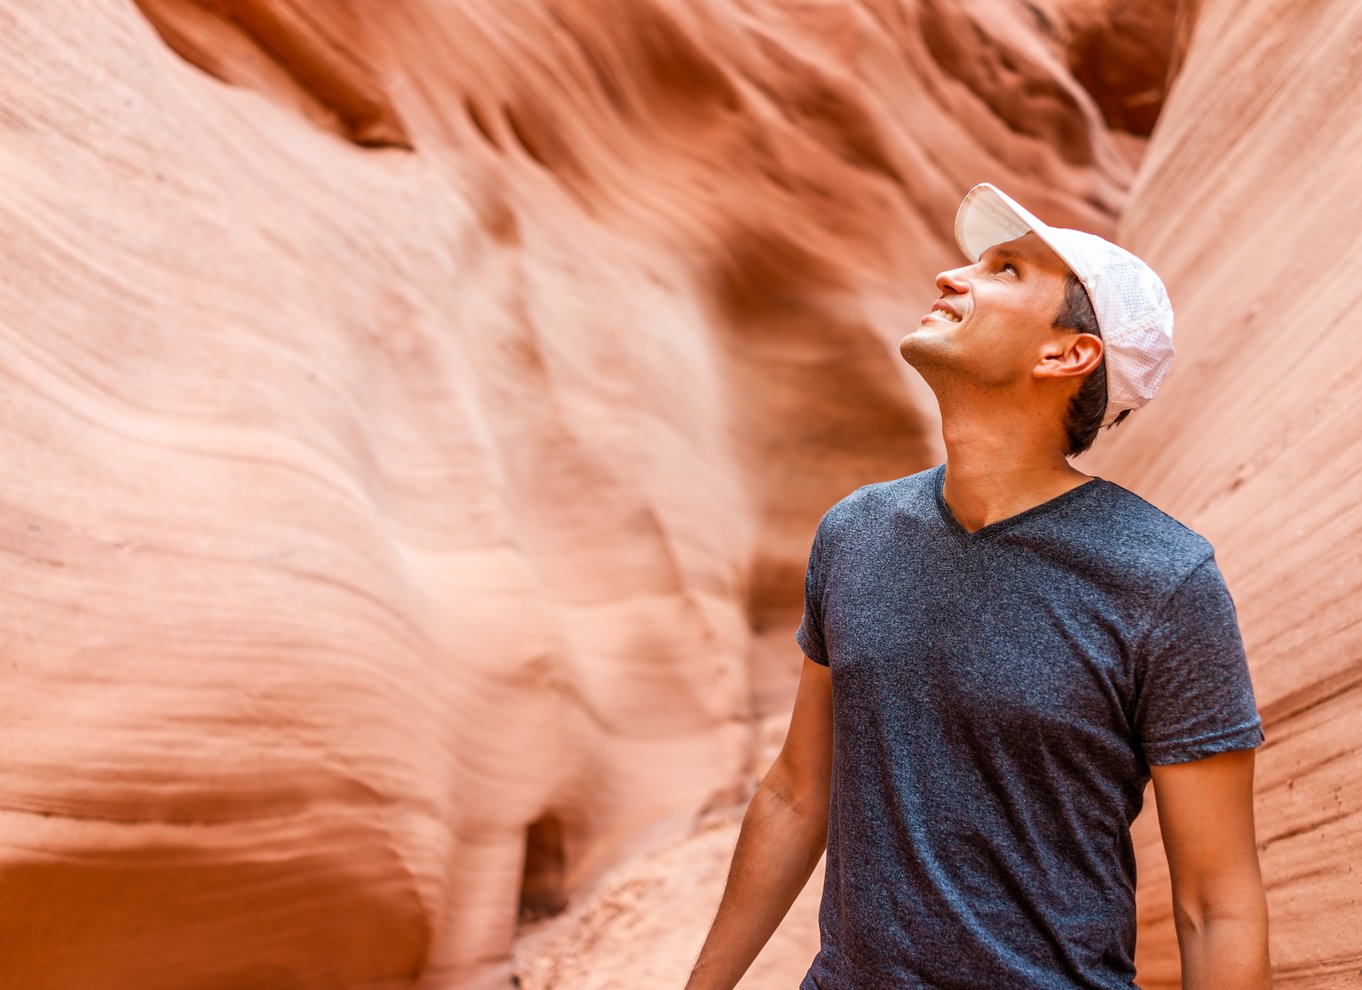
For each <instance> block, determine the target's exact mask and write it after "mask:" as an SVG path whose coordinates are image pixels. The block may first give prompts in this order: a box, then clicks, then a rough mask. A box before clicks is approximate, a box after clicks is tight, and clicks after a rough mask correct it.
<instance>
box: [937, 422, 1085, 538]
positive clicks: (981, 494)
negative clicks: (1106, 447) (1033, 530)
mask: <svg viewBox="0 0 1362 990" xmlns="http://www.w3.org/2000/svg"><path fill="white" fill-rule="evenodd" d="M946 412H947V411H946V410H943V416H942V425H941V433H942V438H943V439H944V440H945V444H946V478H945V484H944V495H945V499H946V503H947V505H949V506H950V509H951V512H952V514H954V516H955V518H956V519H957V520H958V521H959V523H960V525H961V526H963V527H965V529H967V530H969V531H970V532H973V531H974V530H977V529H981V528H983V527H984V526H987V525H989V524H991V523H994V522H997V521H999V520H1001V519H1007V518H1008V517H1010V516H1014V515H1016V514H1017V513H1019V512H1024V511H1025V510H1027V509H1029V508H1031V507H1032V506H1035V505H1039V504H1041V503H1042V502H1048V501H1049V500H1050V499H1052V498H1054V497H1056V496H1057V495H1060V494H1062V493H1064V492H1066V491H1068V490H1069V489H1071V488H1075V487H1077V486H1078V485H1081V484H1083V483H1085V482H1087V481H1090V480H1091V478H1092V476H1091V475H1087V474H1084V473H1083V472H1082V471H1079V470H1077V469H1076V468H1074V467H1072V466H1071V465H1070V464H1069V462H1068V460H1067V459H1066V458H1065V456H1064V453H1063V449H1062V448H1061V446H1060V444H1061V442H1062V439H1061V438H1062V436H1063V432H1062V429H1061V431H1060V437H1056V434H1055V426H1054V424H1055V422H1056V420H1055V418H1054V413H1053V411H1050V410H1039V413H1041V414H1042V415H1036V414H1035V413H1033V414H1032V415H1027V414H1026V413H1025V412H1024V411H1022V410H1019V409H1017V408H1016V407H1013V408H1012V409H1006V410H994V411H992V412H991V413H990V411H988V410H986V409H985V408H983V407H981V406H979V405H977V404H976V405H974V406H973V407H972V409H971V410H970V411H969V415H968V416H966V415H963V414H957V415H954V416H948V415H946Z"/></svg>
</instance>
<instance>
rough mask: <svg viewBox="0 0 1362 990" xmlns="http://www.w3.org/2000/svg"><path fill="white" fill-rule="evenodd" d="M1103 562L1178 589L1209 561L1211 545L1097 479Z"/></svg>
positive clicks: (1140, 498) (1127, 493)
mask: <svg viewBox="0 0 1362 990" xmlns="http://www.w3.org/2000/svg"><path fill="white" fill-rule="evenodd" d="M1103 483H1104V485H1105V488H1106V499H1105V500H1104V506H1105V515H1106V516H1107V518H1105V519H1104V520H1103V523H1104V525H1103V539H1104V542H1105V543H1106V544H1107V547H1106V551H1107V553H1108V554H1109V556H1110V557H1111V558H1112V559H1113V560H1114V561H1115V562H1116V563H1117V564H1119V565H1120V566H1121V567H1122V569H1123V570H1125V571H1126V572H1127V573H1129V574H1131V575H1134V576H1137V577H1138V578H1140V579H1141V580H1143V581H1146V582H1148V583H1149V584H1152V585H1155V586H1158V585H1165V586H1172V585H1176V584H1178V583H1179V582H1180V581H1181V580H1182V579H1183V578H1185V577H1186V576H1187V575H1188V574H1190V573H1192V572H1193V571H1194V570H1196V569H1197V568H1198V567H1200V566H1201V565H1202V564H1204V563H1205V562H1206V561H1207V560H1210V559H1212V558H1213V557H1214V555H1215V548H1214V546H1212V544H1211V541H1210V540H1208V539H1207V538H1206V537H1205V536H1203V535H1202V534H1201V533H1198V532H1197V531H1196V530H1195V529H1193V528H1192V527H1190V526H1188V525H1187V524H1186V523H1184V522H1182V521H1180V520H1178V519H1176V518H1174V517H1173V516H1172V515H1170V514H1169V513H1167V512H1165V511H1164V510H1163V509H1160V508H1159V507H1158V506H1156V505H1154V504H1153V503H1152V502H1150V501H1148V500H1147V499H1145V498H1144V497H1143V496H1140V495H1137V494H1136V493H1135V492H1132V491H1131V490H1130V489H1128V488H1125V487H1123V486H1121V485H1119V484H1117V483H1116V482H1113V481H1107V480H1105V479H1103Z"/></svg>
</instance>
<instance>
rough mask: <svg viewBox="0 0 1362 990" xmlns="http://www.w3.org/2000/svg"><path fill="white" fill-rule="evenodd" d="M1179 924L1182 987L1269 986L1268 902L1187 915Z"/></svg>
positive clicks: (1237, 989)
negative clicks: (1230, 910) (1194, 916)
mask: <svg viewBox="0 0 1362 990" xmlns="http://www.w3.org/2000/svg"><path fill="white" fill-rule="evenodd" d="M1177 928H1178V947H1179V949H1180V951H1181V956H1182V990H1270V988H1271V986H1272V969H1271V964H1270V962H1269V960H1268V950H1267V905H1266V903H1264V902H1260V903H1258V904H1255V905H1253V906H1252V907H1251V908H1249V909H1246V910H1240V911H1236V912H1233V913H1223V914H1215V913H1209V914H1207V915H1206V916H1205V917H1204V918H1202V919H1200V920H1199V921H1197V922H1195V923H1194V922H1192V921H1191V920H1187V919H1184V920H1182V921H1181V922H1180V923H1179V924H1178V926H1177Z"/></svg>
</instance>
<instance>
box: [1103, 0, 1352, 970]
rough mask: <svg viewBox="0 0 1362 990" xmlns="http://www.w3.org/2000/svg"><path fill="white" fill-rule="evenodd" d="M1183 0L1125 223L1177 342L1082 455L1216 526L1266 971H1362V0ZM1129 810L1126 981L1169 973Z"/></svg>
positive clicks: (1163, 892)
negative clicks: (1161, 98) (1146, 398)
mask: <svg viewBox="0 0 1362 990" xmlns="http://www.w3.org/2000/svg"><path fill="white" fill-rule="evenodd" d="M1199 6H1200V7H1201V10H1200V12H1199V18H1198V20H1197V23H1196V26H1195V31H1194V32H1193V33H1192V34H1191V37H1190V44H1189V46H1188V51H1187V56H1186V60H1185V62H1184V63H1183V65H1182V67H1181V69H1180V70H1179V75H1178V79H1177V83H1176V85H1175V86H1174V88H1173V90H1172V92H1171V94H1170V97H1169V101H1168V104H1167V107H1166V109H1165V111H1164V114H1163V117H1162V118H1161V119H1160V121H1159V126H1158V128H1157V130H1156V131H1155V134H1154V138H1153V142H1152V144H1151V145H1150V148H1149V153H1148V156H1147V157H1146V159H1145V161H1144V164H1143V167H1142V168H1141V171H1140V173H1139V178H1138V180H1137V182H1136V184H1135V187H1134V189H1133V191H1132V193H1131V198H1130V200H1129V202H1128V204H1127V206H1126V208H1125V211H1124V213H1123V216H1122V220H1121V228H1120V233H1121V237H1122V238H1123V239H1124V240H1125V241H1126V242H1127V243H1129V244H1130V246H1131V247H1132V248H1134V249H1135V250H1137V251H1139V252H1141V253H1142V254H1143V255H1145V256H1146V257H1148V258H1149V260H1150V261H1151V263H1153V264H1154V265H1155V266H1156V267H1157V268H1158V270H1159V271H1160V272H1161V273H1162V274H1163V276H1164V278H1165V280H1166V282H1167V285H1168V290H1169V294H1170V296H1171V298H1172V300H1173V305H1174V307H1175V310H1176V313H1177V330H1176V334H1177V341H1178V344H1177V347H1178V354H1177V358H1176V361H1175V362H1174V367H1173V370H1172V371H1171V372H1170V374H1169V377H1168V380H1167V382H1166V384H1165V387H1164V389H1163V391H1162V392H1161V394H1160V396H1159V399H1158V401H1157V402H1154V403H1151V404H1150V406H1149V407H1148V409H1147V410H1142V411H1141V412H1140V413H1139V414H1137V415H1136V416H1135V417H1132V419H1131V421H1130V424H1129V428H1130V434H1129V435H1128V436H1124V437H1120V438H1119V440H1118V441H1117V442H1116V443H1112V444H1109V445H1105V446H1106V447H1107V448H1109V449H1102V450H1099V449H1098V447H1094V455H1095V458H1096V460H1095V461H1094V466H1095V469H1096V470H1097V472H1098V473H1101V474H1105V475H1107V476H1108V477H1113V478H1117V479H1118V480H1120V479H1124V480H1127V481H1129V482H1130V483H1132V484H1138V486H1139V489H1140V491H1141V493H1142V494H1145V495H1146V497H1148V498H1150V499H1151V500H1152V501H1154V502H1155V503H1156V504H1159V505H1162V506H1165V507H1166V508H1168V509H1169V511H1172V512H1174V514H1176V515H1177V516H1178V517H1179V518H1181V519H1184V520H1185V521H1187V522H1188V523H1189V525H1192V526H1193V527H1195V528H1196V529H1198V530H1199V531H1201V532H1203V533H1205V534H1206V535H1207V536H1208V538H1209V539H1211V541H1212V542H1213V543H1215V545H1216V557H1217V559H1218V560H1219V562H1220V565H1221V568H1222V569H1223V570H1224V572H1225V576H1226V581H1227V582H1228V583H1229V586H1230V589H1231V591H1232V593H1233V594H1234V598H1235V604H1236V607H1237V609H1238V612H1239V617H1240V624H1241V626H1242V628H1243V632H1244V642H1245V647H1246V649H1247V651H1248V655H1249V660H1250V663H1251V665H1252V670H1253V678H1254V686H1255V689H1256V691H1257V700H1258V707H1259V709H1260V711H1261V712H1262V716H1263V721H1264V725H1265V729H1266V735H1267V740H1266V743H1265V744H1264V746H1263V747H1262V749H1261V750H1260V751H1259V756H1258V760H1257V766H1258V773H1257V796H1258V799H1257V807H1256V811H1257V827H1258V839H1259V848H1260V850H1261V852H1260V859H1261V862H1262V867H1263V877H1264V881H1265V882H1266V884H1267V890H1268V903H1269V910H1270V914H1271V942H1272V944H1271V950H1272V961H1273V971H1274V985H1275V986H1276V987H1278V988H1279V990H1283V988H1289V990H1296V988H1307V987H1308V988H1319V990H1323V988H1326V987H1327V988H1330V990H1332V988H1335V987H1340V988H1341V987H1356V986H1362V939H1359V936H1358V931H1357V926H1356V924H1355V923H1354V920H1355V919H1356V918H1358V917H1359V911H1362V896H1360V895H1359V890H1360V889H1362V887H1360V886H1359V883H1358V880H1357V877H1356V867H1355V866H1354V865H1353V861H1354V860H1355V858H1356V854H1357V850H1358V848H1359V844H1360V843H1362V721H1360V720H1359V717H1358V712H1359V711H1362V663H1359V659H1358V658H1359V657H1362V622H1359V618H1360V617H1362V606H1360V605H1359V603H1360V602H1362V553H1359V550H1358V547H1359V545H1362V513H1359V500H1358V495H1359V491H1362V489H1359V486H1358V484H1357V482H1356V479H1355V475H1356V473H1357V470H1358V466H1359V464H1362V431H1359V429H1358V426H1357V419H1356V416H1355V415H1354V400H1355V399H1356V398H1357V396H1358V394H1359V382H1362V336H1360V335H1359V334H1357V333H1356V332H1355V325H1356V323H1355V321H1356V313H1357V312H1358V311H1359V310H1360V309H1362V251H1359V248H1358V244H1359V239H1358V233H1357V232H1358V231H1359V230H1362V200H1359V199H1358V198H1357V196H1356V195H1355V194H1354V190H1353V186H1354V185H1355V182H1354V179H1353V177H1354V176H1355V175H1356V174H1357V171H1358V168H1359V166H1362V117H1359V115H1358V114H1357V113H1356V111H1355V101H1356V97H1357V95H1358V94H1359V92H1362V71H1360V70H1359V62H1358V58H1357V53H1358V52H1359V51H1362V8H1359V7H1358V5H1356V4H1354V3H1349V2H1348V0H1327V2H1321V3H1314V4H1305V5H1301V4H1294V3H1289V2H1285V0H1257V2H1254V3H1251V4H1241V3H1234V2H1232V0H1203V2H1202V3H1201V4H1200V5H1199ZM1126 429H1127V426H1126V425H1122V426H1121V427H1119V428H1118V429H1117V430H1116V431H1114V432H1115V433H1120V432H1122V431H1124V430H1126ZM1139 824H1140V825H1142V826H1143V827H1144V828H1145V829H1146V832H1145V834H1144V836H1143V840H1144V841H1143V844H1142V849H1141V850H1140V851H1141V854H1142V855H1141V862H1142V867H1143V869H1142V887H1141V892H1140V893H1141V900H1140V906H1141V926H1142V927H1141V935H1140V949H1141V954H1140V958H1139V960H1138V962H1139V964H1140V972H1141V975H1142V979H1141V985H1142V986H1145V987H1146V988H1147V990H1152V988H1164V987H1168V988H1174V987H1177V986H1178V972H1177V963H1178V961H1177V946H1176V943H1175V939H1174V933H1173V929H1172V917H1171V913H1170V911H1171V908H1170V904H1169V899H1168V891H1167V887H1166V882H1167V869H1166V866H1165V864H1164V861H1163V858H1162V855H1161V853H1160V852H1159V848H1158V841H1157V838H1156V836H1157V821H1156V819H1155V816H1154V815H1153V814H1152V813H1150V812H1146V813H1145V814H1144V815H1142V816H1141V818H1140V822H1139Z"/></svg>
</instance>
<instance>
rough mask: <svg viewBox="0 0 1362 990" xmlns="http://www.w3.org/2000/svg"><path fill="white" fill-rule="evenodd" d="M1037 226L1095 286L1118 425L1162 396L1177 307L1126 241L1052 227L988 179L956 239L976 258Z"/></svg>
mask: <svg viewBox="0 0 1362 990" xmlns="http://www.w3.org/2000/svg"><path fill="white" fill-rule="evenodd" d="M1028 230H1033V231H1035V232H1036V236H1037V237H1039V238H1040V239H1041V240H1043V241H1044V242H1045V243H1046V244H1048V245H1049V246H1050V248H1051V249H1052V250H1053V251H1054V252H1055V254H1057V255H1059V256H1060V257H1061V258H1062V259H1064V263H1065V264H1066V265H1068V266H1069V268H1070V269H1072V270H1073V273H1074V274H1075V275H1077V276H1078V280H1079V281H1080V282H1082V283H1083V288H1085V289H1087V290H1088V298H1089V299H1090V300H1091V301H1092V308H1093V311H1094V312H1095V313H1096V314H1097V324H1098V326H1099V327H1100V328H1101V330H1102V343H1103V345H1104V348H1105V351H1104V353H1105V355H1106V364H1107V411H1106V415H1105V417H1104V418H1103V420H1102V425H1103V426H1110V425H1111V423H1112V421H1113V420H1115V419H1116V417H1117V415H1118V414H1120V413H1121V412H1122V410H1125V409H1139V408H1140V407H1141V406H1142V405H1144V404H1145V403H1146V402H1148V401H1149V400H1150V399H1152V398H1154V393H1155V392H1157V391H1158V389H1159V385H1160V384H1161V383H1162V382H1163V379H1164V376H1165V375H1166V374H1168V369H1169V368H1170V367H1172V364H1173V307H1172V305H1171V304H1170V303H1169V301H1168V292H1167V291H1166V290H1165V289H1164V287H1163V282H1161V281H1160V280H1159V277H1158V276H1157V275H1155V274H1154V270H1153V269H1152V268H1150V267H1149V266H1148V265H1146V264H1145V263H1144V262H1143V261H1141V260H1140V259H1139V258H1137V257H1135V255H1133V254H1131V253H1130V252H1129V251H1127V250H1126V249H1125V248H1122V247H1117V246H1116V245H1115V244H1112V243H1111V242H1110V241H1107V240H1104V239H1103V238H1101V237H1098V236H1097V235H1096V234H1089V233H1087V232H1085V231H1082V230H1069V229H1067V228H1064V227H1051V226H1049V225H1048V224H1045V223H1042V222H1041V221H1040V220H1038V219H1037V218H1036V217H1035V216H1034V215H1033V214H1031V213H1029V212H1028V211H1027V210H1025V209H1024V208H1023V207H1022V206H1021V205H1020V204H1019V203H1018V202H1017V201H1016V200H1014V199H1012V197H1010V196H1008V195H1007V194H1006V193H1004V192H1003V191H1002V190H1000V189H998V188H997V187H996V186H993V185H991V184H990V183H987V182H984V183H980V184H979V185H977V186H975V187H974V188H973V189H971V190H970V191H969V192H968V193H966V194H965V199H964V201H963V202H962V203H961V204H960V209H959V210H957V211H956V214H955V243H957V244H959V245H960V250H961V251H963V252H964V253H965V257H966V258H968V259H969V260H970V261H971V262H974V261H978V260H979V256H980V255H981V254H983V253H984V251H986V250H987V249H988V248H990V247H992V246H993V245H995V244H1001V243H1003V242H1004V241H1010V240H1012V239H1013V238H1016V237H1020V236H1022V235H1023V234H1025V233H1026V232H1027V231H1028Z"/></svg>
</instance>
